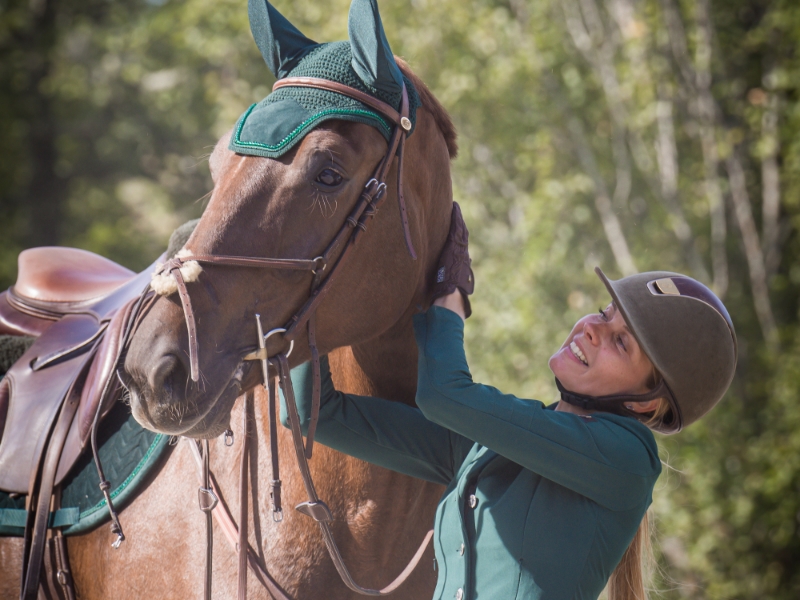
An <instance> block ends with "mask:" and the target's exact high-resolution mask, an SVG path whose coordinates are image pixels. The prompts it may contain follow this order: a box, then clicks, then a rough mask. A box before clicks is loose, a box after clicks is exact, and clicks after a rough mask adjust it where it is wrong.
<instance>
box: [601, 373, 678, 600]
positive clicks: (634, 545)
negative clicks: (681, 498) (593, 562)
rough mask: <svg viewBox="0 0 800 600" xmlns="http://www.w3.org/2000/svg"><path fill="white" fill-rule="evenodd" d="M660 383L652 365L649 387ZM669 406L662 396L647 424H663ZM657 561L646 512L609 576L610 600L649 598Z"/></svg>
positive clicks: (659, 378) (644, 599)
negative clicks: (654, 555) (650, 582)
mask: <svg viewBox="0 0 800 600" xmlns="http://www.w3.org/2000/svg"><path fill="white" fill-rule="evenodd" d="M659 383H661V373H659V372H658V371H657V370H656V369H655V367H653V373H652V375H651V376H650V379H649V381H648V382H647V387H649V388H650V389H653V388H655V387H656V386H657V385H658V384H659ZM670 410H672V407H671V406H670V404H669V402H668V401H667V399H666V398H661V399H660V401H659V403H658V406H657V407H656V409H655V410H654V411H652V412H650V413H648V414H647V419H646V420H645V421H644V424H645V425H647V426H648V427H652V426H654V425H658V424H660V423H661V421H662V419H664V417H665V416H667V414H668V413H669V411H670ZM654 564H655V561H654V559H653V549H652V547H651V545H650V517H649V514H646V515H645V516H644V518H643V519H642V522H641V523H640V524H639V529H637V530H636V534H635V535H634V536H633V540H631V543H630V545H629V546H628V549H627V550H625V554H623V555H622V560H620V561H619V564H618V565H617V568H616V569H614V572H613V573H611V577H609V579H608V588H607V590H608V600H647V581H648V580H649V579H650V574H651V572H652V571H653V565H654Z"/></svg>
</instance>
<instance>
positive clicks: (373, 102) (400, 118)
mask: <svg viewBox="0 0 800 600" xmlns="http://www.w3.org/2000/svg"><path fill="white" fill-rule="evenodd" d="M282 87H309V88H314V89H321V90H327V91H331V92H336V93H338V94H342V95H344V96H348V97H350V98H353V99H355V100H358V101H359V102H362V103H364V104H366V105H367V106H369V107H371V108H372V109H374V110H375V111H377V112H378V113H380V114H381V115H383V116H384V117H386V118H387V119H389V120H390V121H391V122H392V123H393V124H394V129H393V132H392V135H391V138H390V140H389V147H388V150H387V152H386V155H385V156H384V157H383V159H382V160H381V162H380V163H379V164H378V166H377V168H376V169H375V171H374V173H373V176H372V178H370V180H369V181H367V183H366V184H365V186H364V189H363V190H362V192H361V195H360V196H359V199H358V201H357V202H356V205H355V207H354V208H353V210H352V211H351V212H350V214H349V215H348V217H347V219H346V220H345V222H344V224H343V225H342V227H341V228H340V229H339V231H338V232H337V233H336V235H335V236H334V237H333V239H332V240H331V241H330V243H329V244H328V246H327V247H326V248H325V250H324V252H323V253H322V254H321V255H320V256H317V257H316V258H313V259H302V258H301V259H295V258H260V257H244V256H221V255H211V254H208V255H199V256H191V255H190V256H185V255H184V256H179V257H176V258H173V259H171V260H169V261H167V262H166V263H165V264H163V265H162V266H161V267H160V269H159V270H158V271H157V272H156V275H168V276H172V277H173V278H174V281H175V283H176V284H177V290H178V294H179V296H180V300H181V305H182V307H183V311H184V316H185V319H186V328H187V331H188V335H189V363H190V370H191V380H192V381H193V382H197V381H198V380H199V377H200V368H199V356H198V353H199V351H198V345H197V329H196V326H195V318H194V311H193V310H192V302H191V299H190V297H189V292H188V289H187V288H186V282H185V280H184V277H183V274H182V273H181V269H182V268H183V267H184V265H185V264H186V263H189V262H191V261H194V262H196V263H201V264H208V265H225V266H231V267H252V268H269V269H289V270H295V271H310V272H311V273H312V275H313V279H312V282H311V290H310V295H309V297H308V299H307V300H306V302H305V303H304V304H303V305H302V306H301V307H300V309H299V310H297V312H295V313H294V315H293V316H292V317H291V319H289V321H288V322H287V323H286V324H285V325H284V326H283V327H282V328H280V329H277V330H276V329H273V330H271V331H270V332H269V333H267V335H264V333H263V330H262V324H261V320H260V317H259V315H256V325H257V331H258V349H257V350H255V351H254V352H250V353H249V354H246V355H245V356H244V357H243V360H247V361H251V360H257V361H260V362H261V366H262V371H263V377H264V386H265V388H266V389H267V391H268V393H269V398H270V411H269V412H270V421H271V422H270V433H271V438H272V462H273V479H272V492H271V494H270V495H271V497H272V501H273V507H272V508H273V518H274V519H275V520H276V521H278V520H280V519H279V518H278V515H281V514H282V512H281V508H280V479H279V477H278V472H277V442H276V440H277V438H276V436H275V427H274V419H275V415H274V412H275V411H274V406H275V395H276V387H277V385H275V384H273V385H270V384H269V381H270V377H269V366H270V365H272V366H273V367H274V368H275V369H276V371H277V374H278V375H277V378H276V379H277V384H278V385H280V387H281V389H282V390H283V393H284V397H285V399H286V404H287V408H288V412H289V420H290V423H291V429H292V438H293V440H294V447H295V453H296V455H297V461H298V466H299V468H300V473H301V475H302V477H303V483H304V484H305V488H306V492H307V495H308V501H307V502H303V503H301V504H299V505H298V506H297V507H296V508H297V510H298V511H300V512H302V513H304V514H306V515H308V516H310V517H312V518H313V519H314V520H316V521H317V522H318V523H319V525H320V528H321V530H322V535H323V538H324V540H325V545H326V546H327V548H328V552H329V553H330V555H331V558H332V559H333V562H334V565H335V566H336V569H337V571H338V572H339V575H340V576H341V578H342V580H343V581H344V583H345V585H347V587H348V588H350V589H351V590H353V591H355V592H358V593H360V594H364V595H369V596H382V595H385V594H388V593H391V592H392V591H394V590H395V589H396V588H397V587H398V586H399V585H400V584H401V583H402V582H403V581H405V579H406V578H407V577H408V576H409V575H410V574H411V572H412V571H413V570H414V567H415V566H416V564H417V563H418V562H419V559H420V558H421V557H422V554H423V552H424V550H425V547H426V546H427V545H428V542H429V541H430V539H431V537H432V533H433V531H429V532H428V535H427V536H426V537H425V539H424V541H423V543H422V545H421V546H420V548H419V549H418V550H417V552H416V554H415V556H414V558H412V560H411V562H410V563H409V564H408V566H407V567H406V568H405V569H404V570H403V572H402V573H401V574H400V575H399V576H398V577H397V578H396V579H395V580H394V581H393V582H392V583H391V584H390V585H388V586H386V587H385V588H382V589H380V590H373V589H367V588H363V587H361V586H359V585H358V584H357V583H355V581H354V580H353V578H352V576H351V575H350V573H349V571H348V569H347V567H346V566H345V564H344V562H343V560H342V556H341V553H340V552H339V549H338V548H337V546H336V543H335V541H334V539H333V533H332V531H331V529H330V526H329V522H330V521H332V520H333V515H332V514H331V511H330V509H329V508H328V506H327V505H326V504H325V503H324V502H323V501H322V500H320V499H319V497H318V496H317V493H316V490H315V488H314V482H313V481H312V479H311V473H310V470H309V467H308V459H310V458H311V455H312V449H313V443H314V433H315V431H316V425H317V421H318V418H319V408H320V389H321V386H320V379H321V377H320V360H319V351H318V350H317V340H316V310H317V308H318V307H319V305H320V303H321V302H322V300H323V298H324V297H325V295H326V294H327V293H328V291H329V290H330V288H331V285H332V283H333V281H334V279H335V277H336V275H337V274H338V273H339V272H340V269H339V267H340V266H341V265H342V263H343V262H344V261H345V260H346V259H347V257H348V255H349V253H350V251H351V249H352V248H353V246H354V245H355V243H356V242H357V241H358V239H359V237H360V236H361V234H362V233H363V232H365V231H366V229H367V222H368V221H369V220H370V219H371V218H372V217H374V216H375V214H376V212H377V209H378V207H379V206H380V204H381V202H382V200H383V199H384V198H385V196H386V183H385V179H386V175H387V174H388V172H389V169H390V167H391V164H392V161H393V160H394V156H395V154H397V156H398V164H397V201H398V205H399V208H400V217H401V223H402V227H403V236H404V238H405V243H406V247H407V248H408V252H409V254H410V255H411V257H412V258H413V259H415V260H416V258H417V256H416V253H415V252H414V247H413V244H412V242H411V235H410V231H409V224H408V214H407V211H406V205H405V199H404V197H403V150H404V147H405V141H406V137H407V135H408V132H409V131H410V130H411V121H410V119H409V117H408V114H409V106H408V104H409V103H408V92H407V90H406V87H405V85H403V90H402V100H401V104H400V111H399V112H398V111H396V110H395V109H394V108H393V107H391V106H390V105H388V104H386V103H384V102H381V101H380V100H377V99H376V98H373V97H372V96H370V95H368V94H365V93H363V92H361V91H359V90H356V89H353V88H351V87H349V86H346V85H343V84H340V83H336V82H333V81H328V80H326V79H318V78H312V77H290V78H286V79H281V80H279V81H277V82H276V83H275V85H274V86H273V88H272V89H273V91H274V90H277V89H279V88H282ZM340 248H341V251H339V249H340ZM337 251H339V254H338V257H336V253H337ZM326 273H327V276H325V274H326ZM323 277H324V279H323ZM303 325H305V326H306V330H307V333H308V345H309V349H310V351H311V363H312V374H313V384H312V407H311V419H310V423H309V427H308V435H307V436H306V443H305V445H304V444H303V438H302V433H301V430H300V421H299V416H298V413H297V407H296V405H295V398H294V390H293V388H292V381H291V378H290V377H289V363H288V360H287V357H288V354H289V352H291V347H290V350H289V352H286V353H281V354H278V355H276V356H273V357H270V356H268V354H267V348H266V338H268V337H269V336H270V335H272V334H273V333H276V332H280V331H282V332H283V336H284V339H286V340H287V341H289V342H290V343H291V344H292V345H293V344H294V340H295V338H296V337H297V335H298V332H299V331H300V329H301V327H302V326H303ZM246 397H247V398H248V399H249V395H247V394H246ZM246 412H247V403H246V406H245V413H246ZM248 438H249V433H248V429H247V427H245V433H244V442H243V443H244V444H245V446H244V448H243V459H242V460H243V466H242V474H243V478H242V486H246V485H247V484H246V472H247V471H246V469H245V466H244V461H246V458H245V456H246V454H247V446H246V445H247V443H248ZM207 452H208V449H207V446H206V447H205V454H204V457H203V462H202V467H201V470H202V471H203V472H204V476H203V481H204V486H202V487H201V490H202V491H203V493H204V494H206V496H208V495H209V494H210V497H212V498H213V503H212V502H210V501H208V499H207V498H206V497H203V498H201V508H203V507H205V508H203V510H205V511H206V513H207V514H210V512H211V510H214V509H215V506H216V496H215V495H214V492H213V491H212V489H211V487H209V483H208V481H209V478H208V454H207ZM198 458H199V455H198ZM245 489H246V488H245ZM242 502H243V503H242V506H241V508H242V515H241V519H240V525H239V532H238V533H239V544H238V546H239V553H240V554H239V565H240V571H239V598H240V599H242V598H244V597H245V596H246V586H247V582H246V577H247V575H246V573H247V571H246V565H247V563H248V561H247V558H246V555H247V548H248V544H247V534H246V531H247V530H246V527H247V513H246V493H245V494H244V496H243V500H242ZM222 504H223V503H220V506H222ZM209 506H210V508H209ZM216 509H217V510H219V506H217V507H216ZM215 514H216V513H215ZM223 515H224V513H223ZM208 518H210V517H208ZM221 518H222V519H225V517H224V516H223V517H221ZM227 518H228V519H229V520H230V515H228V517H227ZM209 548H210V546H209ZM209 552H210V550H209ZM243 553H244V554H243ZM210 564H211V562H210V555H209V557H207V563H206V568H207V575H206V597H209V596H210V570H209V569H210ZM251 566H252V565H251ZM259 579H261V577H259Z"/></svg>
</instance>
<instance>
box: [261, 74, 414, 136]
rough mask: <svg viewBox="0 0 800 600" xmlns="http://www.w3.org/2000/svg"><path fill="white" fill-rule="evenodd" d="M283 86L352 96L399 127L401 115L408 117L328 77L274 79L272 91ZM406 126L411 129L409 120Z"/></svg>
mask: <svg viewBox="0 0 800 600" xmlns="http://www.w3.org/2000/svg"><path fill="white" fill-rule="evenodd" d="M283 87H307V88H313V89H315V90H327V91H329V92H336V93H337V94H341V95H342V96H347V97H349V98H353V99H354V100H358V101H359V102H361V103H362V104H366V105H367V106H369V107H370V108H372V109H373V110H376V111H377V112H379V113H381V114H382V115H384V116H385V117H388V118H389V120H390V121H391V122H392V123H394V124H395V125H398V126H400V127H403V125H402V124H401V122H400V121H401V119H402V118H403V117H406V118H408V114H401V113H398V112H397V111H396V110H395V109H394V108H393V107H392V106H391V105H389V104H387V103H386V102H382V101H380V100H378V99H377V98H375V97H374V96H370V95H369V94H366V93H364V92H362V91H360V90H357V89H355V88H352V87H350V86H349V85H345V84H343V83H337V82H336V81H331V80H329V79H321V78H319V77H286V78H285V79H279V80H278V81H276V82H275V84H274V85H273V86H272V91H273V92H274V91H275V90H279V89H280V88H283ZM403 91H405V85H404V86H403ZM406 104H407V102H406ZM408 128H409V129H411V124H410V122H409V126H408Z"/></svg>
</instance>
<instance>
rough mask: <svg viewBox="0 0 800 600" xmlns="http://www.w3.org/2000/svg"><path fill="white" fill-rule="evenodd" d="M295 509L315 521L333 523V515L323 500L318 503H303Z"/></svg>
mask: <svg viewBox="0 0 800 600" xmlns="http://www.w3.org/2000/svg"><path fill="white" fill-rule="evenodd" d="M294 509H295V510H296V511H298V512H301V513H303V514H304V515H307V516H309V517H311V518H312V519H314V520H315V521H333V513H331V509H330V508H328V505H327V504H325V503H324V502H323V501H322V500H317V501H316V502H301V503H300V504H298V505H297V506H295V507H294Z"/></svg>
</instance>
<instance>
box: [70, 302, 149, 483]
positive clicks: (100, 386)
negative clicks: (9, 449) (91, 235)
mask: <svg viewBox="0 0 800 600" xmlns="http://www.w3.org/2000/svg"><path fill="white" fill-rule="evenodd" d="M135 302H136V298H134V299H132V300H130V301H129V302H128V303H127V304H126V305H125V306H124V307H122V308H121V309H120V310H119V311H117V313H116V314H115V315H114V316H113V318H112V319H111V322H110V323H109V324H108V327H107V328H106V330H105V333H104V334H103V340H102V341H101V342H100V344H99V345H98V347H97V351H96V352H95V355H94V359H93V360H92V364H91V366H90V367H89V372H88V373H87V375H86V382H85V383H84V384H83V390H82V391H81V400H80V404H79V405H78V413H77V415H76V417H75V421H74V422H73V423H72V427H71V428H70V431H69V434H68V435H67V439H66V441H65V442H64V447H63V449H62V451H61V460H60V462H59V463H58V470H57V471H56V479H55V483H56V485H58V484H60V483H61V482H62V481H63V479H64V478H65V477H66V476H67V475H68V474H69V472H70V469H72V466H73V465H74V464H75V462H76V461H77V460H78V458H79V457H80V455H81V454H82V453H83V450H84V449H85V448H86V445H87V443H88V442H89V434H90V433H91V431H92V423H93V422H94V416H95V413H96V412H97V410H98V408H99V407H100V402H101V401H102V400H103V397H104V394H103V392H104V391H106V387H108V390H107V392H108V394H107V395H106V396H105V398H106V404H105V406H103V407H102V408H101V410H102V411H103V412H102V413H101V415H100V418H101V419H102V418H103V417H105V415H106V414H107V413H108V412H109V411H110V410H111V408H112V407H113V406H114V402H113V400H115V399H116V398H117V397H118V395H119V389H120V386H119V380H118V379H117V377H116V366H117V359H118V358H119V354H120V350H121V349H122V344H123V341H124V340H123V335H124V334H125V327H126V326H127V323H128V319H129V318H130V316H131V312H132V310H133V305H134V303H135Z"/></svg>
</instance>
